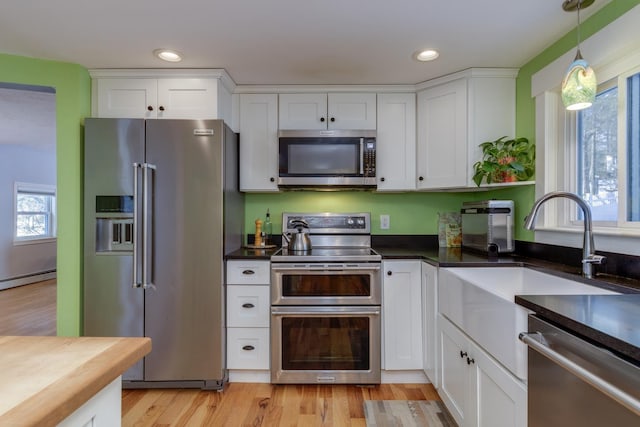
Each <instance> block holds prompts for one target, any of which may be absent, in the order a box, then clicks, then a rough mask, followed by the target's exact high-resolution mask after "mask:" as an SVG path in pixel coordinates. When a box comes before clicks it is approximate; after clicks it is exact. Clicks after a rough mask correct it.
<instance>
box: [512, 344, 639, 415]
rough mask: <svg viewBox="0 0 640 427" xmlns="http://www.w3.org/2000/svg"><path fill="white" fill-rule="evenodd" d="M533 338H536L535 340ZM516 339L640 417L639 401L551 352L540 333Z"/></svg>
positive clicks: (556, 353)
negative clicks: (542, 341)
mask: <svg viewBox="0 0 640 427" xmlns="http://www.w3.org/2000/svg"><path fill="white" fill-rule="evenodd" d="M534 337H538V338H537V339H536V338H534ZM518 338H519V339H520V341H522V342H523V343H525V344H527V345H528V346H529V347H531V348H532V349H533V350H535V351H537V352H538V353H540V354H541V355H543V356H545V357H546V358H548V359H549V360H551V361H553V362H555V363H556V364H558V365H559V366H561V367H562V368H564V369H566V370H567V371H569V372H571V373H572V374H573V375H575V376H576V377H578V378H580V379H581V380H583V381H585V382H587V383H588V384H591V385H592V386H593V387H595V388H596V389H597V390H599V391H600V392H602V393H604V394H605V395H607V396H609V397H610V398H612V399H614V400H615V401H617V402H619V403H620V404H621V405H623V406H624V407H626V408H627V409H629V410H630V411H632V412H634V413H635V414H636V415H640V401H638V399H636V398H634V397H633V396H630V395H629V394H628V393H626V392H624V391H623V390H620V389H619V388H618V387H616V386H614V385H613V384H611V383H610V382H608V381H605V380H603V379H602V378H600V377H599V376H597V375H594V374H592V373H591V372H589V371H588V370H586V369H585V368H583V367H582V366H580V365H578V364H577V363H575V362H573V361H572V360H570V359H568V358H566V357H565V356H563V355H561V354H560V353H558V352H556V351H553V350H552V349H551V348H550V347H548V346H546V345H544V344H542V343H541V342H540V340H541V339H543V335H542V334H541V333H539V332H521V333H520V335H519V336H518Z"/></svg>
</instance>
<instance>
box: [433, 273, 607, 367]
mask: <svg viewBox="0 0 640 427" xmlns="http://www.w3.org/2000/svg"><path fill="white" fill-rule="evenodd" d="M603 294H616V292H613V291H610V290H607V289H602V288H599V287H596V286H590V285H587V284H584V283H581V282H578V281H574V280H570V279H565V278H562V277H558V276H554V275H551V274H546V273H542V272H540V271H536V270H532V269H528V268H525V267H469V268H440V273H439V276H438V307H439V311H440V313H442V314H443V315H444V316H445V317H447V318H448V319H449V320H450V321H451V322H453V323H454V324H456V325H457V326H458V327H459V328H460V329H462V330H463V331H464V332H465V333H466V334H467V335H469V336H470V337H471V338H472V339H473V340H474V341H476V342H477V343H478V344H479V345H480V346H481V347H483V348H484V349H485V350H486V351H487V352H488V353H489V354H491V355H492V356H493V357H494V358H495V359H496V360H498V361H499V362H500V363H501V364H502V365H504V366H505V367H506V368H507V369H508V370H509V371H511V372H512V373H513V374H514V375H516V376H517V377H519V378H521V379H523V380H526V378H527V346H526V345H524V344H523V343H522V342H520V341H519V340H518V334H519V333H520V332H523V331H526V330H527V315H528V314H529V313H530V312H529V311H528V310H527V309H525V308H524V307H521V306H519V305H517V304H516V303H515V302H514V300H515V296H516V295H603Z"/></svg>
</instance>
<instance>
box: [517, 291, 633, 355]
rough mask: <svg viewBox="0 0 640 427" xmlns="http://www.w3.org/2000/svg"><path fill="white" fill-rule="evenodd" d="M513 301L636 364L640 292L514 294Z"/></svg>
mask: <svg viewBox="0 0 640 427" xmlns="http://www.w3.org/2000/svg"><path fill="white" fill-rule="evenodd" d="M516 303H517V304H520V305H521V306H523V307H525V308H528V309H530V310H532V311H534V312H535V313H536V315H538V317H540V318H542V319H545V320H548V321H550V322H553V323H555V324H557V325H559V326H561V327H563V328H564V329H568V330H570V331H572V332H574V333H577V334H579V335H582V336H583V337H585V338H587V339H589V340H591V341H593V342H595V343H598V344H600V345H602V346H604V347H606V348H608V349H610V350H613V351H614V352H616V353H618V354H620V355H621V356H623V357H625V358H626V359H628V360H630V361H632V362H634V363H636V364H640V294H628V295H518V296H516Z"/></svg>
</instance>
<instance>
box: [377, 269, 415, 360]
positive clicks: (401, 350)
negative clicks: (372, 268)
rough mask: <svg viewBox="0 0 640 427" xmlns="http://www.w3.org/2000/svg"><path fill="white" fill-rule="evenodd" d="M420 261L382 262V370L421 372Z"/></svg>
mask: <svg viewBox="0 0 640 427" xmlns="http://www.w3.org/2000/svg"><path fill="white" fill-rule="evenodd" d="M421 263H422V261H420V260H409V261H406V260H402V261H384V262H383V263H382V268H383V279H382V281H383V289H382V295H383V296H382V321H383V322H382V323H383V350H384V352H383V363H382V369H384V370H389V371H393V370H422V369H423V367H422V283H421V280H422V277H421Z"/></svg>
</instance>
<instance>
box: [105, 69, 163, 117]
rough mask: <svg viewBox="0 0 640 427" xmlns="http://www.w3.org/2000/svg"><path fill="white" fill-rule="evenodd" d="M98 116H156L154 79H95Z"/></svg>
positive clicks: (155, 82)
mask: <svg viewBox="0 0 640 427" xmlns="http://www.w3.org/2000/svg"><path fill="white" fill-rule="evenodd" d="M97 89H98V94H97V97H98V117H110V118H114V117H115V118H130V119H153V118H156V117H157V112H158V109H157V102H158V83H157V80H156V79H144V78H141V79H116V78H113V79H110V78H101V79H98V80H97Z"/></svg>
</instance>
